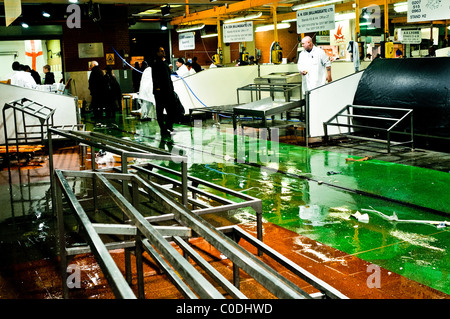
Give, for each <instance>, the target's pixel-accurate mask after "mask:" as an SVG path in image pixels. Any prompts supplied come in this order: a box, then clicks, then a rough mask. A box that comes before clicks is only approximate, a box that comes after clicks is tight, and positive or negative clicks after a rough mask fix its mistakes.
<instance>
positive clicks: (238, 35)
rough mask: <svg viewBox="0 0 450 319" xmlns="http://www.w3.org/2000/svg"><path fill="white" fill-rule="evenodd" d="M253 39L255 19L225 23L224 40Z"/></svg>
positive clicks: (245, 40)
mask: <svg viewBox="0 0 450 319" xmlns="http://www.w3.org/2000/svg"><path fill="white" fill-rule="evenodd" d="M250 41H253V21H246V22H238V23H227V24H224V25H223V42H225V43H232V42H250Z"/></svg>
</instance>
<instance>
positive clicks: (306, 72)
mask: <svg viewBox="0 0 450 319" xmlns="http://www.w3.org/2000/svg"><path fill="white" fill-rule="evenodd" d="M302 47H303V49H304V50H303V51H302V52H300V55H299V57H298V63H297V66H298V71H299V72H300V74H301V75H302V91H303V94H305V92H306V91H310V90H312V89H314V88H316V87H318V86H321V85H324V84H325V83H327V81H328V82H331V62H330V59H329V58H328V56H327V55H326V53H325V51H323V50H322V49H321V48H318V47H316V46H315V45H314V44H313V43H312V39H311V37H309V36H306V37H304V38H303V39H302Z"/></svg>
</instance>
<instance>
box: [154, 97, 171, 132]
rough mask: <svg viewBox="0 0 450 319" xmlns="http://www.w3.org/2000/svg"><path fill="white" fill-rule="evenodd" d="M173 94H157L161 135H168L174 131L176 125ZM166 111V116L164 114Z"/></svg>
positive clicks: (157, 113) (157, 115) (157, 118)
mask: <svg viewBox="0 0 450 319" xmlns="http://www.w3.org/2000/svg"><path fill="white" fill-rule="evenodd" d="M171 95H172V94H155V102H156V120H157V121H158V125H159V128H160V130H161V134H167V133H168V130H170V131H172V130H173V123H174V112H173V110H174V97H172V96H171ZM164 110H166V114H164Z"/></svg>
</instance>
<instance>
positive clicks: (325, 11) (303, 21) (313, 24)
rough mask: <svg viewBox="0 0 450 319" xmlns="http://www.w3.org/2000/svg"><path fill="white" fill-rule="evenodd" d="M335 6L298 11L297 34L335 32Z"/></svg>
mask: <svg viewBox="0 0 450 319" xmlns="http://www.w3.org/2000/svg"><path fill="white" fill-rule="evenodd" d="M334 23H335V22H334V4H332V5H329V6H325V7H318V8H311V9H307V10H298V11H297V33H298V34H300V33H308V32H316V31H325V30H333V29H334V28H335V25H334Z"/></svg>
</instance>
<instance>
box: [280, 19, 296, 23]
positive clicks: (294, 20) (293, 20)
mask: <svg viewBox="0 0 450 319" xmlns="http://www.w3.org/2000/svg"><path fill="white" fill-rule="evenodd" d="M287 22H297V18H294V19H287V20H282V21H281V23H287Z"/></svg>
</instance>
